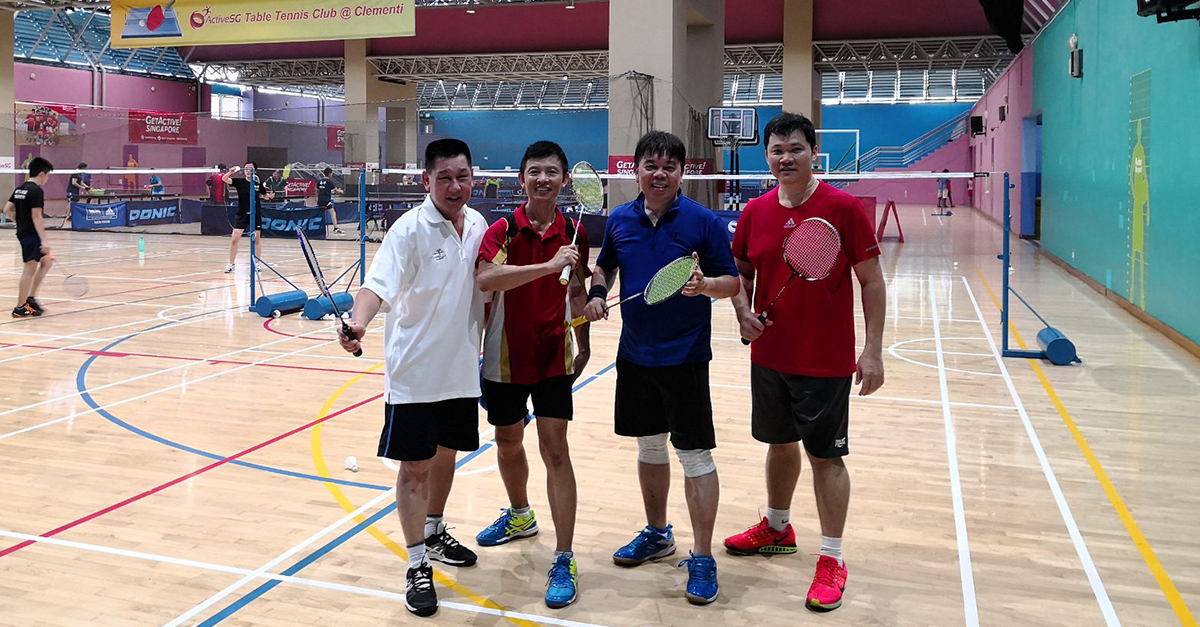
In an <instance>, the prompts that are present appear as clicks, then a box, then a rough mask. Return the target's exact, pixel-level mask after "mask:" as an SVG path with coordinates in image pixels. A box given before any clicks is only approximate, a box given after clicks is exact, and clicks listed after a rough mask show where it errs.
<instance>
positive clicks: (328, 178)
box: [317, 167, 345, 235]
mask: <svg viewBox="0 0 1200 627" xmlns="http://www.w3.org/2000/svg"><path fill="white" fill-rule="evenodd" d="M321 174H324V176H322V177H321V179H320V180H318V181H317V206H318V207H321V208H322V209H328V210H329V223H330V224H332V225H333V232H334V233H337V234H338V235H342V234H343V233H345V231H343V230H342V229H340V228H338V222H337V209H335V208H334V206H333V195H334V194H340V193H342V188H340V187H338V186H337V181H335V180H333V168H330V167H326V168H325V171H324V172H322V173H321Z"/></svg>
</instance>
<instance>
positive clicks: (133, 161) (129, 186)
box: [122, 153, 138, 192]
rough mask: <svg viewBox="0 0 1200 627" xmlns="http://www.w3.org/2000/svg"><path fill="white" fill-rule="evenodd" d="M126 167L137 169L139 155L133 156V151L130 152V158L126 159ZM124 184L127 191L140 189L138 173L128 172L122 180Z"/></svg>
mask: <svg viewBox="0 0 1200 627" xmlns="http://www.w3.org/2000/svg"><path fill="white" fill-rule="evenodd" d="M125 167H127V168H129V169H130V170H134V169H137V167H138V160H137V157H134V156H133V153H129V159H127V160H126V161H125ZM122 186H123V187H124V188H125V191H127V192H134V191H137V189H138V184H137V175H136V174H126V175H125V178H124V179H123V181H122Z"/></svg>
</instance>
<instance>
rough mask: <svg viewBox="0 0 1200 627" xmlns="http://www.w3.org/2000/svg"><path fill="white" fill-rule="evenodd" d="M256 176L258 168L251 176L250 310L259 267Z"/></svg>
mask: <svg viewBox="0 0 1200 627" xmlns="http://www.w3.org/2000/svg"><path fill="white" fill-rule="evenodd" d="M255 176H258V170H257V168H256V169H255V171H254V173H253V174H252V175H251V178H250V224H249V226H250V310H251V311H253V310H254V301H255V300H256V299H255V298H254V296H255V291H254V279H255V278H256V275H257V272H256V271H255V269H256V268H257V267H258V264H257V263H255V259H256V257H255V255H257V254H258V253H257V252H256V251H255V247H254V244H255V239H256V237H255V236H256V235H257V234H258V228H257V227H258V216H257V214H256V212H255V210H256V209H257V208H258V207H257V205H258V202H257V200H258V198H257V196H258V194H257V193H256V192H257V191H258V190H256V189H255V188H254V177H255Z"/></svg>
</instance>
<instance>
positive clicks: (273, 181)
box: [267, 170, 287, 198]
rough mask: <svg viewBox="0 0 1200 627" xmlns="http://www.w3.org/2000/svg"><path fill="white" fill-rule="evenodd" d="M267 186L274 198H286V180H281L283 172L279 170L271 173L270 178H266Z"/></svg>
mask: <svg viewBox="0 0 1200 627" xmlns="http://www.w3.org/2000/svg"><path fill="white" fill-rule="evenodd" d="M267 188H268V189H270V190H271V193H273V194H275V197H276V198H287V181H285V180H283V173H282V172H280V171H279V170H275V171H274V172H272V173H271V178H269V179H267Z"/></svg>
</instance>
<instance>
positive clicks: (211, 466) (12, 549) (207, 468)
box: [0, 394, 383, 557]
mask: <svg viewBox="0 0 1200 627" xmlns="http://www.w3.org/2000/svg"><path fill="white" fill-rule="evenodd" d="M382 397H383V394H376V395H375V396H372V397H371V398H368V399H367V400H365V401H359V402H357V403H355V404H353V405H350V406H349V407H345V408H343V409H339V410H338V411H335V412H333V413H332V414H329V415H327V416H325V417H323V418H318V419H316V420H314V421H312V422H310V423H308V424H306V425H304V426H301V427H296V428H295V429H292V430H291V431H288V432H287V433H284V434H282V435H277V436H275V437H273V438H271V439H270V440H267V441H266V442H261V443H259V444H255V445H254V446H252V447H250V448H248V449H246V450H244V451H242V452H240V453H235V454H233V455H230V456H229V457H226V458H224V459H219V460H217V461H215V462H213V463H211V464H209V465H207V466H205V467H203V468H201V469H199V470H195V471H193V472H189V473H188V474H186V475H183V476H181V477H178V478H175V479H172V480H170V481H168V482H166V483H164V484H162V485H160V486H158V487H156V488H151V489H149V490H146V491H145V492H142V493H141V494H138V495H137V496H131V497H129V498H127V499H125V500H124V501H121V502H119V503H114V504H112V505H109V506H108V507H105V508H104V509H101V510H97V511H95V512H92V513H91V514H88V515H87V516H84V517H82V518H76V519H75V520H72V521H71V522H69V523H67V524H65V525H62V526H61V527H57V528H54V529H51V530H50V531H47V532H45V533H43V534H40V537H42V538H51V537H54V536H56V535H58V534H60V533H62V532H64V531H67V530H69V529H73V528H75V527H78V526H79V525H82V524H83V523H85V522H88V521H89V520H94V519H96V518H99V517H101V516H103V515H105V514H108V513H111V512H114V511H116V510H118V509H121V508H122V507H125V506H126V505H130V504H132V503H136V502H138V501H140V500H142V499H144V498H146V497H148V496H152V495H154V494H157V493H159V492H162V491H163V490H166V489H167V488H169V487H171V486H173V485H177V484H180V483H183V482H184V481H187V480H188V479H191V478H193V477H196V476H199V475H202V474H204V473H206V472H208V471H210V470H212V469H214V468H218V467H220V466H223V465H225V464H228V463H229V462H231V461H234V460H235V459H238V458H241V457H244V456H246V455H249V454H250V453H253V452H254V451H257V450H259V449H262V448H265V447H267V446H270V445H271V444H274V443H276V442H278V441H280V440H283V439H285V438H288V437H291V436H293V435H296V434H297V433H300V432H301V431H305V430H307V429H310V428H312V427H314V426H316V425H319V424H321V423H322V422H325V421H326V420H329V419H331V418H335V417H337V416H340V415H342V414H344V413H346V412H348V411H350V410H353V409H357V408H359V407H362V406H363V405H366V404H367V403H370V402H373V401H376V400H378V399H380V398H382ZM36 543H37V541H36V540H25V541H24V542H20V543H18V544H14V545H12V546H10V547H8V548H7V549H4V550H3V551H0V557H4V556H5V555H9V554H11V553H15V552H17V551H20V550H21V549H23V548H25V547H27V546H29V545H31V544H36Z"/></svg>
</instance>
